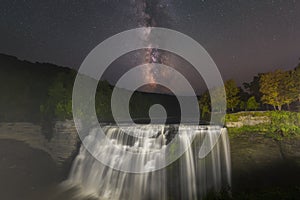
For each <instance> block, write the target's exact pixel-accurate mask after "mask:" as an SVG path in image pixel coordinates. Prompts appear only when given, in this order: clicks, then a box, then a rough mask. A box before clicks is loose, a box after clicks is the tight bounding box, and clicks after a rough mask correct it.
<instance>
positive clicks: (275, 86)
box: [260, 70, 297, 110]
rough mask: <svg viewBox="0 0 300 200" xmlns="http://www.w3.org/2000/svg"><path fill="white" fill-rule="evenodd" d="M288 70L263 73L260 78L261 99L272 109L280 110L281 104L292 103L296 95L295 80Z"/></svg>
mask: <svg viewBox="0 0 300 200" xmlns="http://www.w3.org/2000/svg"><path fill="white" fill-rule="evenodd" d="M294 76H295V75H294V73H293V72H290V71H286V72H284V71H282V70H276V71H275V72H270V73H266V74H263V75H262V76H261V79H260V92H261V93H262V94H263V96H262V101H263V102H264V103H266V104H270V105H272V106H273V107H274V109H275V110H276V109H278V110H281V109H282V106H283V105H285V104H286V105H287V106H288V107H289V104H290V103H292V102H293V101H294V100H295V99H296V97H297V87H296V83H297V80H295V79H296V78H295V77H294Z"/></svg>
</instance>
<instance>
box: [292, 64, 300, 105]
mask: <svg viewBox="0 0 300 200" xmlns="http://www.w3.org/2000/svg"><path fill="white" fill-rule="evenodd" d="M293 77H294V83H295V92H296V94H297V95H296V98H297V99H298V101H299V102H300V63H299V64H298V66H297V67H296V68H295V70H294V71H293Z"/></svg>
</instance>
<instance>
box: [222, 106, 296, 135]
mask: <svg viewBox="0 0 300 200" xmlns="http://www.w3.org/2000/svg"><path fill="white" fill-rule="evenodd" d="M251 120H252V124H251V123H250V122H251ZM259 121H260V122H261V123H260V122H259ZM243 122H244V123H243ZM245 122H248V123H245ZM255 122H256V123H255ZM232 123H236V124H237V126H236V127H228V131H229V135H230V136H231V137H234V136H236V135H239V134H243V133H258V134H263V135H265V136H266V137H272V138H274V139H278V140H280V139H282V138H283V137H295V136H300V113H299V112H289V111H265V112H239V113H231V114H227V115H226V124H232Z"/></svg>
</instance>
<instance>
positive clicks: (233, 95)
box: [225, 79, 240, 111]
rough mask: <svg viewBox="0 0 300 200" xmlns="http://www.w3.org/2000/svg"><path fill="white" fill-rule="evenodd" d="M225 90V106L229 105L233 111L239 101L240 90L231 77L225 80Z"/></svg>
mask: <svg viewBox="0 0 300 200" xmlns="http://www.w3.org/2000/svg"><path fill="white" fill-rule="evenodd" d="M225 91H226V100H227V107H229V108H230V109H231V110H232V111H233V110H234V109H235V108H236V107H237V106H238V105H239V102H240V97H239V96H238V93H239V91H240V90H239V88H238V87H237V85H236V82H235V81H234V80H233V79H230V80H228V81H226V82H225Z"/></svg>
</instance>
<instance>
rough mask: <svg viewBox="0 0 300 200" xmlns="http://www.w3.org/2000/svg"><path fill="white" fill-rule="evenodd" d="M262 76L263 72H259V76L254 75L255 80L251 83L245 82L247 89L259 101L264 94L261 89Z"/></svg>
mask: <svg viewBox="0 0 300 200" xmlns="http://www.w3.org/2000/svg"><path fill="white" fill-rule="evenodd" d="M260 77H261V74H259V75H258V76H254V77H253V80H252V81H251V82H250V83H243V86H244V88H245V90H246V91H247V92H248V93H249V95H250V96H254V97H255V100H256V101H258V102H260V101H261V97H262V94H261V92H260V90H259V88H260V84H259V80H260Z"/></svg>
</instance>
